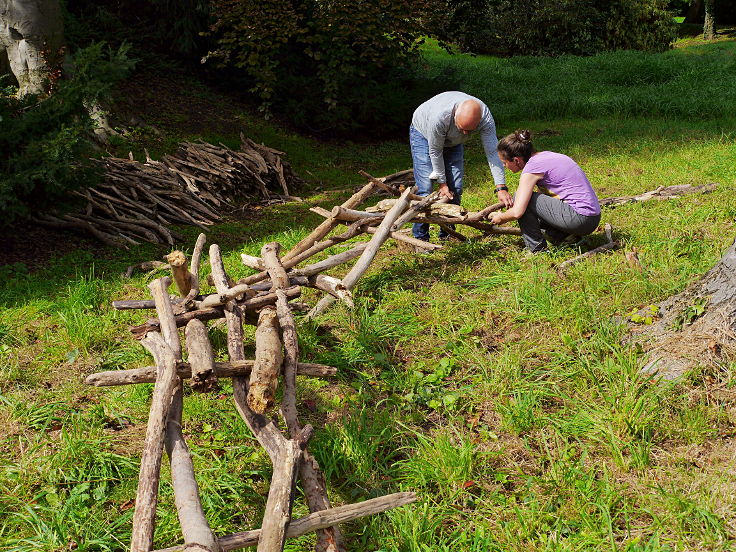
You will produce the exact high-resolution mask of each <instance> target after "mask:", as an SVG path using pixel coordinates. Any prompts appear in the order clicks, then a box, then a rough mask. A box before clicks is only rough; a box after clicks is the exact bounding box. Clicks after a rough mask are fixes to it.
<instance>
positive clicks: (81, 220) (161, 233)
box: [36, 134, 301, 248]
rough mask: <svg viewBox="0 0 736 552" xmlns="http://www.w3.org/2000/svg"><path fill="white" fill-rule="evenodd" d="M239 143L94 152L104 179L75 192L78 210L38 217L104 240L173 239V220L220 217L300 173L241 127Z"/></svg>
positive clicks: (280, 191) (203, 224) (285, 190)
mask: <svg viewBox="0 0 736 552" xmlns="http://www.w3.org/2000/svg"><path fill="white" fill-rule="evenodd" d="M240 138H241V147H240V151H235V150H231V149H229V148H228V147H226V146H224V145H222V144H220V146H214V145H212V144H208V143H206V142H201V141H200V142H196V143H194V142H184V143H182V144H181V145H180V146H179V149H178V151H177V152H176V153H175V154H174V155H165V156H163V158H162V159H161V160H160V161H154V160H153V159H151V158H150V157H149V156H148V152H146V162H145V163H140V162H138V161H135V160H134V159H133V158H132V155H131V156H130V159H119V158H115V157H106V158H103V159H99V160H93V162H94V163H96V164H98V165H99V166H101V167H102V168H103V170H104V173H105V180H104V182H103V183H101V184H99V185H98V186H96V187H94V188H88V189H86V190H84V191H77V192H75V194H76V195H78V196H80V197H81V198H83V199H84V200H85V202H86V204H85V206H84V207H83V208H82V209H81V210H80V211H79V212H76V213H66V214H61V215H52V214H45V215H41V216H39V217H37V218H36V222H38V223H39V224H43V225H45V226H50V227H54V228H71V229H76V230H82V231H85V232H87V233H89V234H91V235H92V236H94V237H95V238H97V239H99V240H100V241H102V242H103V243H105V244H107V245H112V246H116V247H124V248H127V246H128V245H137V244H139V243H140V242H141V241H148V242H152V243H168V244H173V243H174V239H175V238H176V239H181V236H180V235H178V234H177V233H176V232H174V231H172V230H171V228H170V227H171V226H172V225H174V224H192V225H195V226H198V227H200V228H202V229H205V230H206V229H207V227H208V226H210V225H212V224H214V223H215V222H217V221H219V220H220V219H221V213H222V211H223V210H225V209H228V208H231V207H232V206H233V204H234V202H236V201H240V200H242V199H244V198H253V197H261V198H263V199H269V198H271V197H272V196H273V195H276V196H278V197H280V198H289V197H290V192H289V187H290V186H291V187H294V186H295V185H298V184H299V183H300V182H301V180H300V179H299V178H298V177H297V176H296V175H295V174H294V173H293V171H292V170H291V167H290V166H289V164H288V163H286V162H284V161H282V159H281V156H282V155H284V154H283V153H282V152H280V151H277V150H275V149H272V148H269V147H266V146H263V145H259V144H256V143H255V142H253V141H252V140H249V139H248V138H245V137H244V136H243V135H242V134H241V136H240Z"/></svg>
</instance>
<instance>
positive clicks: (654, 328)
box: [632, 240, 736, 380]
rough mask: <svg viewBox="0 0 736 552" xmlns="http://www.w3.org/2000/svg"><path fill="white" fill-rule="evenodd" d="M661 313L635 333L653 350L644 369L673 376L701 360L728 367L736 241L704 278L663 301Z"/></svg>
mask: <svg viewBox="0 0 736 552" xmlns="http://www.w3.org/2000/svg"><path fill="white" fill-rule="evenodd" d="M647 313H648V310H647V309H643V310H642V311H641V312H640V315H642V316H645V315H647ZM658 315H659V317H660V318H659V319H658V320H657V321H656V322H654V323H653V324H651V325H649V326H642V327H641V328H643V329H640V330H639V331H634V332H632V338H633V340H635V341H638V342H640V343H641V344H642V345H643V346H644V348H645V350H646V351H647V352H648V353H649V363H648V364H647V365H646V366H645V367H644V372H645V373H648V374H656V375H657V376H658V377H662V378H664V379H668V380H671V379H677V378H679V377H681V376H682V375H684V374H685V373H686V372H687V371H688V370H690V369H691V368H693V367H694V366H696V365H705V366H710V367H716V368H719V367H723V366H728V363H729V362H730V361H731V360H733V358H734V357H735V356H736V339H735V338H734V335H735V334H736V240H734V242H733V244H732V245H731V247H730V248H729V249H728V251H726V253H725V254H724V255H723V257H722V258H721V260H720V261H718V263H716V265H715V266H714V267H713V268H712V269H711V270H710V271H708V273H707V274H705V276H703V278H701V279H700V280H699V281H697V282H695V283H694V284H693V285H691V286H689V287H688V288H687V289H686V290H685V291H683V292H682V293H679V294H677V295H673V296H672V297H670V298H668V299H666V300H664V301H662V303H660V304H659V309H658ZM632 318H633V317H632Z"/></svg>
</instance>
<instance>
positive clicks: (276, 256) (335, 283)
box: [86, 171, 503, 552]
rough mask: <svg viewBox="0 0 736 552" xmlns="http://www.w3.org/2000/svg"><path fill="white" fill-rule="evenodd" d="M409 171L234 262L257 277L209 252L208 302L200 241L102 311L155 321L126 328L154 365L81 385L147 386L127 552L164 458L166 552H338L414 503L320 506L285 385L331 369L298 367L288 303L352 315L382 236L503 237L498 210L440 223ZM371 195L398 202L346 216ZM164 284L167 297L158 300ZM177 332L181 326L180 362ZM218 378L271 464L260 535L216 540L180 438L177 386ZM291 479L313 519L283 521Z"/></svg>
mask: <svg viewBox="0 0 736 552" xmlns="http://www.w3.org/2000/svg"><path fill="white" fill-rule="evenodd" d="M408 173H409V172H408V171H404V172H402V173H396V174H395V175H390V176H388V177H385V178H382V179H376V178H373V177H371V176H370V175H367V174H366V177H367V178H368V183H367V184H366V185H364V186H363V187H362V188H361V189H360V190H359V191H358V192H356V193H355V194H354V195H353V196H352V197H351V198H350V199H348V200H347V201H345V202H344V203H342V204H341V205H339V206H337V207H335V209H333V210H332V211H329V212H328V213H329V214H328V215H326V220H325V221H324V222H322V223H321V224H320V225H319V226H318V227H317V228H315V229H314V230H313V231H312V232H311V233H310V234H309V236H307V237H306V238H304V239H303V240H302V241H301V242H299V243H298V244H297V245H296V246H295V247H294V248H293V249H292V250H291V251H289V252H287V253H286V254H284V255H283V256H281V254H280V253H281V251H280V249H281V247H280V245H279V244H278V243H276V242H272V243H267V244H265V245H264V246H263V247H262V249H261V255H260V257H253V256H249V255H242V256H241V259H242V261H243V263H244V264H245V265H246V266H249V267H251V268H253V269H254V270H256V271H257V272H255V273H254V274H252V275H250V276H248V277H246V278H243V279H242V280H240V281H239V282H234V281H233V280H232V278H230V277H229V276H228V274H227V273H226V271H225V268H224V265H223V262H222V257H221V253H220V249H219V247H218V246H217V245H212V246H210V248H209V262H210V265H211V268H212V284H213V285H214V287H215V292H214V293H208V294H202V293H201V286H200V278H199V267H200V262H201V258H202V253H203V249H204V245H205V241H206V238H205V235H204V234H200V236H199V238H198V240H197V243H196V245H195V247H194V250H193V253H192V257H191V262H189V263H188V262H187V258H186V256H185V255H184V253H182V252H180V251H177V252H173V253H171V254H170V255H168V260H169V266H170V268H171V277H169V276H166V277H163V278H159V279H157V280H154V281H153V282H152V283H151V284H150V285H149V289H150V292H151V295H152V299H149V300H133V301H131V300H126V301H114V302H113V306H114V307H115V308H117V309H155V310H156V313H157V318H153V319H150V320H148V321H146V322H145V323H144V324H141V325H139V326H135V327H133V328H132V333H133V335H134V336H135V337H136V338H138V339H140V340H141V343H142V344H143V346H144V347H145V348H146V349H147V350H148V351H149V352H150V353H151V355H152V356H153V358H154V366H149V367H144V368H139V369H134V370H122V371H119V370H118V371H111V372H101V373H97V374H93V375H91V376H89V377H88V378H87V380H86V383H88V384H89V385H96V386H107V385H128V384H137V383H151V382H153V383H155V385H154V391H153V398H152V402H151V408H150V414H149V420H148V427H147V432H146V440H145V446H144V451H143V455H142V458H141V468H140V475H139V483H138V494H137V498H136V510H135V515H134V518H133V532H132V544H131V550H132V551H133V552H148V551H150V550H151V547H152V543H153V532H154V523H155V515H156V506H157V496H158V486H159V477H160V468H161V462H162V457H163V451H164V449H165V450H166V451H167V453H168V456H169V460H170V463H171V474H172V484H173V488H174V493H175V502H176V507H177V511H178V514H179V520H180V523H181V527H182V534H183V538H184V545H182V546H177V547H174V548H170V549H167V550H168V551H174V550H202V551H210V552H215V551H223V550H234V549H238V548H243V547H246V546H254V545H256V544H257V546H258V550H259V551H263V552H265V551H268V552H271V551H274V552H275V551H280V550H283V547H284V543H285V539H286V538H287V537H293V536H298V535H302V534H305V533H307V532H311V531H316V532H317V535H318V543H317V547H316V550H317V551H318V552H324V551H330V552H340V551H343V550H345V544H344V542H343V538H342V535H341V533H340V531H339V529H338V527H337V524H338V523H341V522H344V521H348V520H352V519H356V518H358V517H362V516H365V515H370V514H375V513H379V512H382V511H385V510H388V509H390V508H394V507H397V506H402V505H405V504H409V503H411V502H413V501H415V500H416V496H415V495H414V494H413V493H396V494H392V495H388V496H384V497H380V498H376V499H371V500H368V501H365V502H362V503H359V504H353V505H347V506H341V507H337V508H332V507H331V505H330V502H329V500H328V498H327V492H326V486H325V480H324V477H323V475H322V472H321V470H320V467H319V465H318V463H317V461H316V460H315V458H314V456H312V454H310V452H309V451H308V447H307V445H308V442H309V439H310V437H311V436H312V433H313V428H312V427H311V426H310V425H305V426H302V425H301V423H300V422H299V418H298V410H297V396H296V376H297V375H303V376H310V377H327V376H330V375H333V374H334V373H335V372H336V369H335V368H333V367H330V366H323V365H319V364H310V363H303V362H299V351H298V345H297V343H298V341H297V332H296V324H295V321H294V314H293V311H294V310H295V309H296V307H297V305H296V304H294V303H291V302H290V301H292V300H294V299H296V298H298V297H300V296H301V290H302V287H311V288H314V289H317V290H319V291H321V292H323V293H324V294H325V295H324V296H323V298H322V300H320V302H319V303H317V306H316V307H315V308H314V309H312V312H311V314H312V315H313V314H314V313H317V312H321V309H324V308H325V307H326V306H327V305H328V304H329V303H327V302H325V298H329V299H330V301H334V300H340V301H343V302H344V303H345V304H347V305H348V306H352V293H351V290H352V289H353V287H354V286H355V284H356V283H357V281H358V280H359V278H360V277H361V276H362V275H363V274H364V273H365V271H366V270H367V269H368V267H369V266H370V264H371V262H372V261H373V259H374V257H375V255H376V253H377V252H378V250H379V248H380V247H381V246H382V245H383V244H384V243H385V242H386V241H387V240H388V239H389V238H393V239H396V240H402V241H407V242H408V243H411V244H412V245H415V246H420V247H423V248H427V249H429V248H440V247H441V246H440V245H435V244H431V243H429V242H424V241H421V240H416V239H414V238H411V237H409V236H406V235H405V234H403V233H400V232H398V230H399V229H400V228H401V227H402V226H403V225H404V224H408V223H411V222H413V221H418V220H421V221H426V222H438V223H439V224H442V225H448V228H450V227H449V225H451V224H467V225H469V226H470V227H472V228H476V229H479V230H481V231H483V232H484V233H501V232H503V229H497V228H496V227H495V226H491V225H490V224H488V223H485V222H482V221H483V220H484V219H485V217H486V215H487V214H489V213H490V212H492V211H494V210H496V209H498V208H500V205H493V206H491V207H489V208H487V209H484V210H483V211H481V212H479V213H468V214H464V213H452V214H451V215H450V216H447V215H446V214H443V211H442V209H440V210H439V211H438V210H437V205H438V204H440V203H441V202H440V200H439V198H438V196H437V195H436V194H432V195H430V196H428V197H426V198H421V197H418V196H415V195H414V191H415V188H414V187H413V186H406V184H411V180H410V174H408ZM377 191H383V192H388V193H390V194H391V195H397V196H398V198H397V199H396V200H394V201H391V202H389V203H390V205H388V206H387V208H388V210H387V211H386V212H373V213H370V212H367V211H355V208H357V207H359V206H360V205H361V204H362V203H364V202H365V201H366V200H367V199H369V198H370V197H371V196H372V195H373V194H374V193H375V192H377ZM412 200H414V201H412ZM433 207H434V211H432V208H433ZM340 224H345V225H346V226H347V229H346V230H345V231H344V232H342V233H339V234H335V235H332V236H329V237H328V235H329V234H330V233H331V232H332V231H333V229H335V228H336V227H337V226H338V225H340ZM362 235H368V236H370V240H369V241H361V242H356V243H354V244H353V245H352V247H351V248H350V249H348V250H346V251H344V252H342V253H338V254H334V255H331V256H329V257H327V258H325V259H323V260H321V261H319V262H312V263H311V264H306V265H303V266H301V267H299V266H298V265H300V264H302V263H304V262H305V261H307V260H308V259H310V258H311V257H313V256H314V255H317V254H318V253H321V252H323V251H325V250H327V249H328V248H330V247H332V246H334V245H336V244H339V243H343V242H347V241H348V240H352V239H354V238H357V237H359V236H362ZM354 259H357V261H356V263H355V264H354V265H353V266H352V268H351V269H350V270H349V271H348V273H347V274H346V275H345V276H344V277H343V278H341V279H340V278H336V277H334V276H329V275H327V274H324V272H326V271H328V270H330V269H332V268H334V267H336V266H338V265H340V264H343V263H346V262H348V261H351V260H354ZM172 281H173V282H175V284H176V288H177V290H178V295H174V296H172V295H169V292H168V288H169V286H170V285H171V283H172ZM320 305H323V306H322V307H320ZM222 318H224V319H225V324H226V326H227V349H228V355H229V359H228V361H227V362H215V361H214V359H215V351H213V349H212V344H211V342H210V339H209V336H208V329H207V326H206V324H205V323H206V322H207V321H209V320H214V319H222ZM243 324H252V325H255V326H256V331H255V359H253V360H249V359H246V358H245V350H244V346H243ZM180 328H184V332H183V333H184V343H185V350H186V353H187V354H186V357H187V359H186V361H184V354H183V353H184V348H183V347H182V336H181V335H180V333H179V329H180ZM218 378H232V381H233V399H234V402H235V407H236V409H237V410H238V412H239V413H240V415H241V417H242V418H243V420H244V421H245V423H246V424H247V425H248V427H249V428H250V430H251V431H252V433H253V435H254V436H255V437H256V439H257V440H258V442H259V443H260V445H261V446H262V447H263V448H264V449H265V450H266V451H267V453H268V455H269V457H270V459H271V462H272V465H273V476H272V479H271V484H270V489H269V494H268V498H267V502H266V509H265V513H264V517H263V521H262V524H261V527H260V529H256V530H252V531H246V532H243V533H237V534H233V535H226V536H220V537H217V536H215V535H214V534H213V532H212V530H211V528H210V526H209V525H208V523H207V520H206V519H205V516H204V512H203V510H202V506H201V502H200V499H199V490H198V487H197V482H196V478H195V474H194V469H193V465H192V460H191V456H190V454H189V450H188V448H187V445H186V442H185V440H184V436H183V434H182V430H181V420H182V411H183V406H184V401H183V382H184V381H185V380H189V382H190V385H191V387H192V389H193V390H194V391H198V392H208V391H212V390H214V389H216V387H217V380H218ZM279 386H280V387H281V388H282V400H281V404H280V414H281V417H282V419H283V421H284V424H285V427H286V431H285V432H284V433H282V432H281V431H280V430H279V428H278V427H277V425H276V424H275V423H274V421H273V420H272V419H271V418H270V417H269V416H268V413H269V412H270V411H271V410H273V409H274V408H275V407H276V406H277V404H276V402H277V389H278V387H279ZM297 478H298V479H300V480H301V485H302V488H303V489H304V494H305V497H306V500H307V503H308V506H309V509H310V511H311V512H312V513H311V514H310V515H308V516H306V517H304V518H301V519H297V520H292V519H291V505H292V502H293V492H294V486H295V482H296V480H297Z"/></svg>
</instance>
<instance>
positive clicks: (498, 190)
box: [496, 186, 509, 193]
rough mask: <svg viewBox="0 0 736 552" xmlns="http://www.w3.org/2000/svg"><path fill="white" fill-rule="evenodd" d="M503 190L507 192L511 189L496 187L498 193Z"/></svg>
mask: <svg viewBox="0 0 736 552" xmlns="http://www.w3.org/2000/svg"><path fill="white" fill-rule="evenodd" d="M501 190H504V191H506V192H508V191H509V189H508V188H507V187H506V186H496V193H498V192H500V191H501Z"/></svg>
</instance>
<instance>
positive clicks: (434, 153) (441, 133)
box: [426, 123, 447, 184]
mask: <svg viewBox="0 0 736 552" xmlns="http://www.w3.org/2000/svg"><path fill="white" fill-rule="evenodd" d="M446 136H447V129H446V128H445V127H444V125H442V124H441V123H437V124H434V125H432V130H431V131H430V132H429V136H427V137H426V138H427V143H428V144H429V160H430V161H431V162H432V174H431V175H430V176H429V178H430V180H437V182H438V183H440V184H445V183H447V175H446V174H445V159H444V157H443V152H444V149H445V138H446Z"/></svg>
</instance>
